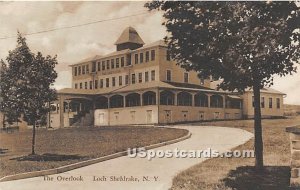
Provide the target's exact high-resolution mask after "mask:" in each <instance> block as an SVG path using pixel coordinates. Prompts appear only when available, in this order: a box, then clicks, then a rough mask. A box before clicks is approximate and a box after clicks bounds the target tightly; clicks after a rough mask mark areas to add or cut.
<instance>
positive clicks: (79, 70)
mask: <svg viewBox="0 0 300 190" xmlns="http://www.w3.org/2000/svg"><path fill="white" fill-rule="evenodd" d="M78 75H81V67H80V66H79V67H78Z"/></svg>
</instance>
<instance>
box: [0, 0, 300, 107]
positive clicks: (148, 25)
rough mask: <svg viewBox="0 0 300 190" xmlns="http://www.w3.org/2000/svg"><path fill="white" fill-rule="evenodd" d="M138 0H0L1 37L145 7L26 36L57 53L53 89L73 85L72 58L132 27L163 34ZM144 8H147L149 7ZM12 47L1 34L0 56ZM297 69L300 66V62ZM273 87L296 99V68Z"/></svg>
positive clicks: (299, 96)
mask: <svg viewBox="0 0 300 190" xmlns="http://www.w3.org/2000/svg"><path fill="white" fill-rule="evenodd" d="M144 3H145V2H141V1H138V2H137V1H135V2H133V1H132V2H124V1H120V2H107V1H106V2H86V1H85V2H78V1H77V2H0V10H1V12H0V38H3V37H11V36H15V35H16V34H17V31H20V32H21V33H23V34H26V33H34V32H38V31H44V30H49V29H53V28H60V27H65V26H72V25H78V24H83V23H89V22H93V21H99V20H107V19H112V18H120V17H124V16H128V15H135V14H139V13H145V14H143V15H138V16H134V17H128V18H124V19H120V20H113V21H106V22H99V23H96V24H91V25H87V26H82V27H76V28H71V29H64V30H56V31H52V32H47V33H40V34H36V35H30V36H26V39H27V44H28V46H29V48H30V49H31V50H32V51H33V52H34V53H36V52H37V51H40V52H42V54H43V55H51V56H54V55H57V60H58V65H57V66H56V71H57V72H58V78H57V80H56V82H55V85H54V86H55V87H56V88H57V89H61V88H65V87H69V88H70V87H71V68H70V67H69V65H70V64H75V63H77V62H79V61H81V60H83V59H85V58H88V57H92V56H94V55H104V54H107V53H110V52H113V51H115V45H114V42H115V41H116V40H117V38H118V37H119V36H120V34H121V33H122V31H123V30H124V29H125V28H126V27H128V26H132V27H134V28H135V29H136V30H137V32H138V33H139V35H140V36H141V38H142V39H143V40H144V42H145V43H146V44H147V43H151V42H154V41H157V40H160V39H163V37H164V36H165V35H166V29H165V27H164V26H163V25H162V24H161V23H162V22H163V17H162V13H161V12H158V11H154V12H150V13H149V12H148V11H147V9H146V8H144V6H143V5H144ZM147 12H148V13H147ZM15 47H16V38H15V37H13V38H8V39H2V40H1V39H0V59H5V58H6V57H7V55H8V51H9V50H13V49H14V48H15ZM299 70H300V67H299ZM272 88H274V89H276V90H279V91H282V92H284V93H286V94H287V97H286V98H285V103H288V104H299V105H300V71H299V72H298V73H296V74H294V75H293V76H287V77H284V78H280V77H277V76H275V80H274V86H273V87H272Z"/></svg>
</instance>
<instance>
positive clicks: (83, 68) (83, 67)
mask: <svg viewBox="0 0 300 190" xmlns="http://www.w3.org/2000/svg"><path fill="white" fill-rule="evenodd" d="M82 74H83V75H84V74H85V65H83V66H82Z"/></svg>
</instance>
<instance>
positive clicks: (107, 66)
mask: <svg viewBox="0 0 300 190" xmlns="http://www.w3.org/2000/svg"><path fill="white" fill-rule="evenodd" d="M109 67H110V65H109V60H107V61H106V69H109Z"/></svg>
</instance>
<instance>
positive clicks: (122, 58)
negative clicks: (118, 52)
mask: <svg viewBox="0 0 300 190" xmlns="http://www.w3.org/2000/svg"><path fill="white" fill-rule="evenodd" d="M121 67H124V57H121Z"/></svg>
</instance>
